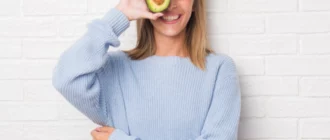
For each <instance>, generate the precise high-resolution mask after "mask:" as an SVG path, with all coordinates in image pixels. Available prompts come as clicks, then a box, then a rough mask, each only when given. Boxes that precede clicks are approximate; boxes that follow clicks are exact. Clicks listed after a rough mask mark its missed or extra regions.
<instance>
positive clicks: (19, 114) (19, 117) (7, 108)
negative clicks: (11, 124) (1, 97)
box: [0, 102, 58, 121]
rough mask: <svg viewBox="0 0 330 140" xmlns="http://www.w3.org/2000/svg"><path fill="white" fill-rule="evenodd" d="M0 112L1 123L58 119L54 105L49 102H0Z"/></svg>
mask: <svg viewBox="0 0 330 140" xmlns="http://www.w3.org/2000/svg"><path fill="white" fill-rule="evenodd" d="M0 110H1V111H2V113H1V115H0V120H3V121H23V120H24V121H28V120H29V121H33V120H57V119H58V111H57V106H56V103H51V102H49V103H46V102H44V103H41V102H0Z"/></svg>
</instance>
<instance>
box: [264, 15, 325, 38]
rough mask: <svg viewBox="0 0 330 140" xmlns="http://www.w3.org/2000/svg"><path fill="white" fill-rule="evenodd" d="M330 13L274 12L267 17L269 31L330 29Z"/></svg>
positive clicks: (288, 31) (267, 30) (302, 31)
mask: <svg viewBox="0 0 330 140" xmlns="http://www.w3.org/2000/svg"><path fill="white" fill-rule="evenodd" d="M329 24H330V14H323V13H304V14H302V13H298V14H274V15H270V16H269V17H267V26H266V32H269V33H319V32H328V31H330V26H329Z"/></svg>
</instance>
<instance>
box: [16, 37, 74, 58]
mask: <svg viewBox="0 0 330 140" xmlns="http://www.w3.org/2000/svg"><path fill="white" fill-rule="evenodd" d="M73 43H74V40H68V39H67V40H55V39H54V40H40V39H25V40H23V43H22V45H23V57H25V58H28V59H30V58H32V59H37V58H59V57H60V55H61V54H62V53H63V52H64V51H65V50H66V49H67V48H69V47H71V45H72V44H73Z"/></svg>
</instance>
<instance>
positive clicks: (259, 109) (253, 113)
mask: <svg viewBox="0 0 330 140" xmlns="http://www.w3.org/2000/svg"><path fill="white" fill-rule="evenodd" d="M266 101H267V98H264V97H246V98H242V108H241V110H242V112H241V117H242V118H248V117H264V116H265V115H266V114H265V104H266Z"/></svg>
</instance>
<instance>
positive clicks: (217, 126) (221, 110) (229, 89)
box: [194, 56, 241, 140]
mask: <svg viewBox="0 0 330 140" xmlns="http://www.w3.org/2000/svg"><path fill="white" fill-rule="evenodd" d="M240 108H241V92H240V85H239V79H238V74H237V72H236V68H235V64H234V62H233V60H232V58H230V57H229V56H227V57H226V59H225V61H224V62H223V64H222V66H221V68H220V70H219V73H218V76H217V81H216V85H215V89H214V93H213V99H212V102H211V105H210V108H209V112H208V114H207V117H206V120H205V122H204V126H203V128H202V131H201V134H200V135H199V136H198V137H197V138H195V139H194V140H237V133H238V126H239V119H240V110H241V109H240Z"/></svg>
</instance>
